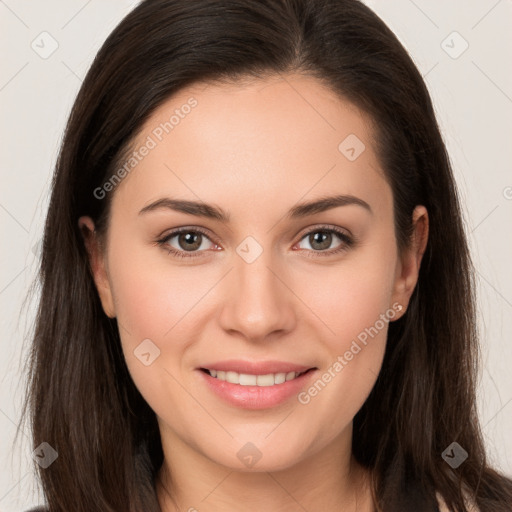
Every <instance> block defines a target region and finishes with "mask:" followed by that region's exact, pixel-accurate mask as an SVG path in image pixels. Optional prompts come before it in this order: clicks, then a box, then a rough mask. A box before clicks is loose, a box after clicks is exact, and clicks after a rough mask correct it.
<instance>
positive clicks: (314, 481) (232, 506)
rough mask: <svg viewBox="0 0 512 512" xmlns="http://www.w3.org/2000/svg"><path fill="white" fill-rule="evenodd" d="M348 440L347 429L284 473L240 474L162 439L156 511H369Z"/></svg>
mask: <svg viewBox="0 0 512 512" xmlns="http://www.w3.org/2000/svg"><path fill="white" fill-rule="evenodd" d="M162 433H163V432H162ZM167 434H168V432H167ZM351 438H352V430H351V428H350V429H348V432H344V433H342V434H341V435H340V436H339V437H338V438H336V439H334V440H333V441H332V442H331V443H328V444H327V445H325V446H324V447H323V448H322V449H320V450H319V451H317V452H315V453H313V454H311V455H309V456H308V457H305V458H303V459H300V460H299V461H298V462H296V463H295V464H293V465H292V466H290V467H287V468H286V469H280V470H277V471H254V470H252V471H240V470H238V469H233V468H229V467H226V466H223V465H219V464H216V463H215V462H213V461H212V460H211V459H208V458H207V457H204V456H203V455H202V454H200V453H198V452H197V451H196V450H194V448H193V447H191V446H190V445H188V444H186V443H184V442H183V441H181V440H180V439H179V438H178V437H175V436H172V435H163V436H162V441H163V444H162V447H163V451H164V463H163V464H162V468H161V469H160V471H159V474H158V480H157V496H158V500H159V503H160V507H161V510H162V512H199V511H201V512H235V511H236V512H238V511H239V510H240V507H241V504H243V510H244V512H260V511H261V510H267V511H269V512H296V511H309V510H322V511H323V512H340V511H343V512H356V511H357V512H372V511H373V510H374V509H373V507H372V504H371V503H372V500H371V492H370V487H369V473H368V472H367V471H366V470H365V469H364V468H362V467H361V466H360V465H359V464H358V463H357V462H356V461H355V459H354V458H353V456H352V454H351ZM171 439H172V442H171ZM166 441H167V442H166ZM171 445H172V449H171Z"/></svg>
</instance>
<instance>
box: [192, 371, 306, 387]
mask: <svg viewBox="0 0 512 512" xmlns="http://www.w3.org/2000/svg"><path fill="white" fill-rule="evenodd" d="M200 370H201V371H202V372H204V373H206V374H208V375H209V376H210V377H213V378H214V379H218V380H220V381H224V382H229V383H230V384H238V385H239V386H258V387H268V386H275V385H280V384H284V383H285V382H289V381H291V380H295V379H298V378H299V377H300V376H302V375H304V374H306V373H308V372H311V371H313V370H316V368H309V369H307V370H304V371H301V372H295V371H290V372H279V373H266V374H250V373H238V372H235V371H224V370H215V369H213V368H200Z"/></svg>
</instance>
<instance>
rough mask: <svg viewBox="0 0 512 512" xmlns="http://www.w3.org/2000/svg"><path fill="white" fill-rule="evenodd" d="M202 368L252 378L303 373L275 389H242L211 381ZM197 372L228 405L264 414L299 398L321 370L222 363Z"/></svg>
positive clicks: (282, 364) (278, 363)
mask: <svg viewBox="0 0 512 512" xmlns="http://www.w3.org/2000/svg"><path fill="white" fill-rule="evenodd" d="M201 368H208V369H210V370H212V369H215V370H221V371H234V372H237V373H248V374H251V375H266V374H269V373H287V372H289V371H290V372H293V371H294V372H303V371H307V370H310V371H307V373H304V374H302V375H300V376H299V377H297V378H295V379H293V380H288V381H286V382H283V383H282V384H274V385H273V386H241V385H240V384H232V383H230V382H227V381H223V380H219V379H217V378H215V377H212V376H211V375H210V374H209V373H208V372H205V371H203V370H202V369H201ZM201 368H197V369H196V372H197V374H198V376H199V378H200V379H202V381H203V382H204V383H205V385H206V386H207V388H208V389H209V390H210V391H212V392H213V393H214V394H215V395H216V396H217V397H219V398H221V399H222V400H224V401H225V402H227V403H228V404H230V405H233V406H235V407H238V408H241V409H251V410H261V409H269V408H272V407H277V406H278V405H281V404H283V403H285V402H287V401H289V400H290V399H291V398H292V397H294V396H297V395H298V394H299V393H300V391H301V389H303V388H304V387H306V386H307V385H308V383H309V382H310V380H311V379H312V378H313V376H314V375H316V374H317V372H318V370H317V369H316V367H315V368H313V367H310V366H303V365H297V364H292V363H285V362H282V361H265V362H258V363H253V362H249V361H219V362H217V363H212V364H211V365H204V366H201Z"/></svg>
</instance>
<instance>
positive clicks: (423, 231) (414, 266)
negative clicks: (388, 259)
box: [391, 205, 429, 319]
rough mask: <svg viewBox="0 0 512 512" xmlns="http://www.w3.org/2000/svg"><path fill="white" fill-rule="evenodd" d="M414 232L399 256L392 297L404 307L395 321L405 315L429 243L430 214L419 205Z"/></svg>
mask: <svg viewBox="0 0 512 512" xmlns="http://www.w3.org/2000/svg"><path fill="white" fill-rule="evenodd" d="M412 223H413V232H412V237H411V240H410V243H409V247H407V248H406V249H404V251H403V253H402V254H400V255H399V258H398V262H397V266H396V271H395V283H394V288H393V295H392V301H391V303H392V304H395V303H398V304H400V305H401V306H402V308H401V311H400V313H399V314H398V315H397V317H396V318H395V319H398V318H400V316H402V315H404V314H405V311H406V309H407V306H408V304H409V300H410V298H411V295H412V293H413V292H414V288H415V287H416V283H417V282H418V276H419V272H420V265H421V260H422V258H423V254H424V253H425V249H426V247H427V241H428V231H429V223H428V212H427V209H426V208H425V207H424V206H422V205H418V206H416V208H415V209H414V212H413V214H412Z"/></svg>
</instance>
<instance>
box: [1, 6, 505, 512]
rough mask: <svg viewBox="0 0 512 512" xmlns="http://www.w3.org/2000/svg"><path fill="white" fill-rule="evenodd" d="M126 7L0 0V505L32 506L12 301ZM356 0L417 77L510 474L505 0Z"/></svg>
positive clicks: (4, 510) (33, 486)
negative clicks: (379, 22) (78, 99)
mask: <svg viewBox="0 0 512 512" xmlns="http://www.w3.org/2000/svg"><path fill="white" fill-rule="evenodd" d="M191 1H193V0H191ZM137 3H138V2H135V1H133V0H131V1H130V0H88V1H87V0H46V1H44V2H28V1H23V0H5V1H4V0H0V34H1V35H0V38H1V39H0V40H1V44H2V51H1V59H2V61H1V67H0V106H1V123H0V124H1V126H0V130H1V153H0V155H1V159H0V165H1V188H0V223H1V224H0V225H1V247H2V250H1V256H0V257H1V262H0V312H1V313H0V314H1V331H0V332H1V345H0V347H1V357H0V384H1V388H0V511H1V512H18V511H22V510H25V509H26V508H28V507H30V506H32V505H35V504H37V503H42V502H43V498H42V496H41V493H40V489H39V488H38V485H37V482H36V480H35V478H34V469H33V461H32V451H33V449H34V447H33V446H31V442H30V438H29V432H27V431H23V432H21V433H20V438H21V443H18V444H17V445H16V446H15V448H13V437H14V434H15V432H16V429H17V424H18V419H19V413H20V405H21V401H22V398H23V390H24V388H23V386H24V382H23V374H22V363H23V361H24V360H25V358H26V352H24V351H23V350H22V349H23V347H24V344H25V346H26V344H27V340H28V335H29V334H30V327H31V323H32V321H33V317H34V304H32V305H31V306H29V307H27V308H25V309H22V301H23V299H24V297H25V295H26V293H27V289H28V286H29V285H30V284H31V282H32V280H33V279H34V276H35V271H36V269H37V258H38V255H39V252H38V251H39V245H38V242H39V240H40V238H41V235H42V229H43V221H44V218H45V214H46V208H47V204H48V198H49V185H50V183H51V176H52V172H53V167H54V165H55V159H56V155H57V150H58V147H59V144H60V141H61V139H62V133H63V129H64V124H65V121H66V119H67V116H68V114H69V111H70V108H71V105H72V103H73V100H74V98H75V95H76V93H77V92H78V88H79V87H80V84H81V81H82V79H83V77H84V76H85V73H86V71H87V69H88V67H89V65H90V63H91V62H92V59H93V57H94V55H95V53H96V52H97V51H98V50H99V48H100V46H101V45H102V44H103V42H104V40H105V38H106V37H107V35H108V34H109V33H110V32H111V31H112V29H113V28H114V27H115V26H116V25H117V23H118V22H119V21H120V20H121V18H122V17H123V16H124V15H125V14H127V13H128V12H129V11H130V10H131V9H132V8H133V7H134V6H135V5H136V4H137ZM367 3H368V5H369V6H370V7H372V8H373V9H374V10H375V11H376V12H377V13H378V14H379V15H380V16H381V17H382V18H383V20H384V21H385V22H386V23H387V24H388V25H389V26H390V27H391V29H392V30H393V31H394V32H395V33H396V34H397V36H398V37H399V39H400V40H401V41H402V43H403V44H404V45H405V47H406V48H407V49H408V51H409V52H410V54H411V56H412V57H413V59H414V61H415V62H416V64H417V66H418V68H419V69H420V71H421V73H422V74H423V76H424V77H425V80H426V82H427V86H428V88H429V90H430V92H431V95H432V98H433V101H434V104H435V107H436V111H437V115H438V119H439V122H440V125H441V128H442V132H443V136H444V138H445V142H446V144H447V146H448V150H449V153H450V155H451V159H452V162H453V165H454V172H455V174H456V179H457V182H458V185H459V189H460V193H461V197H462V199H463V202H464V213H465V216H466V223H467V227H468V233H469V237H470V244H471V248H472V251H473V257H474V261H475V265H476V268H477V279H478V294H479V295H478V298H479V309H478V310H479V324H480V330H481V337H482V349H483V360H482V368H481V374H480V381H479V410H480V415H481V420H482V427H483V432H484V435H485V439H486V443H487V447H488V450H489V455H490V459H491V461H492V462H493V463H494V464H495V465H496V466H497V467H498V468H500V469H501V470H502V471H504V472H506V473H507V474H509V475H512V435H511V433H512V385H511V384H512V378H511V373H512V372H511V368H510V367H511V365H512V314H511V313H512V266H511V262H512V236H510V235H511V229H510V225H511V221H512V172H511V162H512V140H511V135H512V130H511V128H512V72H511V67H510V63H511V62H512V30H511V29H512V2H511V1H510V0H471V1H464V2H461V1H455V0H451V1H446V0H429V1H427V0H414V1H413V0H383V1H378V0H371V1H370V0H368V1H367ZM50 53H51V54H50ZM507 63H508V64H507ZM446 222H450V219H446ZM470 456H471V454H470Z"/></svg>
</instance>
